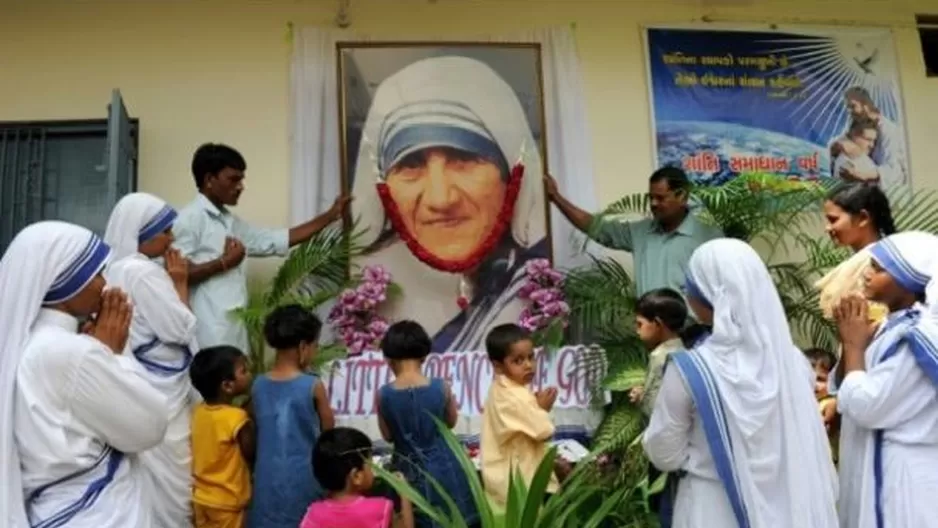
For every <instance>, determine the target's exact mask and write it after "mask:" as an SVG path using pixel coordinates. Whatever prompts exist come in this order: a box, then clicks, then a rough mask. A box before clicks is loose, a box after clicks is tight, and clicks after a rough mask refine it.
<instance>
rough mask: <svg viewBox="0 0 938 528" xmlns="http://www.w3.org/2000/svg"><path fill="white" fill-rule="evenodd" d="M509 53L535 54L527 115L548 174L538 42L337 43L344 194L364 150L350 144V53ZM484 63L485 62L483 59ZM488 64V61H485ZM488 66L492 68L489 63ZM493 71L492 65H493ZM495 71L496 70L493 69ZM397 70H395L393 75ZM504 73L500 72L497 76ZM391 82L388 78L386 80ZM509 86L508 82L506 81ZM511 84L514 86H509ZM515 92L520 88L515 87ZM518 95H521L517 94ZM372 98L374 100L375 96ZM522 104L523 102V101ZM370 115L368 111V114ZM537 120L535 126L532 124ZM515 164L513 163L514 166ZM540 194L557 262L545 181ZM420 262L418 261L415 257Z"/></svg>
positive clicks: (347, 220)
mask: <svg viewBox="0 0 938 528" xmlns="http://www.w3.org/2000/svg"><path fill="white" fill-rule="evenodd" d="M500 49H501V50H505V51H506V52H508V51H513V52H515V53H518V52H519V51H523V50H527V51H529V52H531V54H532V58H531V60H532V64H531V65H530V66H531V68H532V69H533V74H534V75H535V80H534V82H533V85H532V88H533V90H532V92H531V93H530V94H528V95H530V96H533V97H535V99H536V103H535V104H534V105H533V106H534V108H533V109H531V110H528V111H526V112H525V113H526V116H527V118H528V119H529V122H528V126H529V128H530V129H531V130H532V135H535V132H536V137H535V138H534V139H535V143H536V151H537V154H538V156H540V164H541V170H542V172H543V173H544V174H546V173H547V170H548V166H549V163H548V150H547V116H546V111H545V105H544V75H543V68H542V58H541V45H540V44H539V43H536V42H504V43H502V42H474V41H340V42H337V43H336V48H335V53H336V64H337V71H336V93H337V112H338V125H339V157H340V159H339V162H340V185H341V189H342V192H343V193H349V194H351V191H352V189H353V188H354V182H353V178H354V177H356V176H357V175H354V174H353V172H354V171H355V166H354V162H353V161H351V160H353V159H354V157H355V156H357V153H358V149H359V148H360V147H361V143H360V142H361V136H359V144H355V145H352V144H350V143H352V142H350V141H349V124H350V116H349V111H348V109H349V100H350V97H349V92H350V86H349V85H350V83H349V64H348V59H349V55H350V53H354V52H355V51H359V50H362V51H370V52H387V53H388V54H394V53H401V52H403V53H410V54H411V55H413V54H414V52H419V51H423V52H424V58H429V57H434V56H442V55H445V54H446V53H444V52H445V51H447V50H450V51H456V50H459V51H461V52H463V53H457V54H458V55H463V56H467V57H471V58H475V57H474V56H473V53H472V52H473V51H476V52H484V51H489V52H491V51H492V50H500ZM480 61H481V59H480ZM400 62H402V63H403V65H402V66H401V67H400V68H398V69H402V68H403V67H404V66H406V63H404V61H400ZM481 62H485V61H481ZM487 65H489V64H488V63H487ZM489 66H490V67H491V65H489ZM493 69H494V68H493ZM395 71H397V70H392V71H391V72H390V74H389V75H393V73H394V72H395ZM497 73H500V72H497ZM385 78H387V77H385ZM382 81H383V79H382ZM506 82H507V81H506ZM509 84H510V83H509ZM358 88H360V89H366V90H367V89H374V88H376V86H366V87H358ZM512 88H516V87H515V86H512ZM516 95H518V94H517V93H516ZM371 97H372V98H373V97H374V93H372V94H371ZM519 100H520V98H519ZM365 113H366V115H367V110H366V112H365ZM532 118H533V122H532ZM511 162H512V160H509V163H511ZM524 178H537V179H538V180H543V174H532V173H529V172H527V171H526V172H525V175H524ZM539 189H540V192H541V193H542V194H541V196H542V201H543V213H542V214H543V215H544V229H545V239H546V240H545V242H546V247H547V258H548V259H549V260H550V261H551V262H553V259H554V252H553V243H552V229H551V215H550V212H551V210H550V201H549V200H548V199H547V192H546V185H545V184H544V183H543V181H541V183H540V184H539ZM343 221H344V225H345V228H346V229H351V228H352V225H353V223H354V221H355V219H354V217H353V212H352V209H350V210H348V211H347V212H346V214H345V217H344V219H343ZM415 258H416V257H415ZM352 265H353V263H352V262H351V261H350V262H349V268H350V269H349V271H350V272H351V267H352Z"/></svg>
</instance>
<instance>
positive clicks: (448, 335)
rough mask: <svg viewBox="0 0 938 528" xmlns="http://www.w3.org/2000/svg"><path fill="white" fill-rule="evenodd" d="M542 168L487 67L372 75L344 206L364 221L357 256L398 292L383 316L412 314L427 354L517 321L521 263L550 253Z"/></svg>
mask: <svg viewBox="0 0 938 528" xmlns="http://www.w3.org/2000/svg"><path fill="white" fill-rule="evenodd" d="M521 166H523V171H521V170H520V167H521ZM542 174H543V167H542V164H541V158H540V154H539V152H538V146H537V143H535V142H534V138H533V136H532V133H531V128H530V126H529V125H528V121H527V118H526V116H525V113H524V110H523V108H522V107H521V104H520V102H519V101H518V97H517V95H516V94H515V92H514V90H513V89H512V87H511V86H509V85H508V84H507V83H506V82H505V80H504V79H502V78H501V77H500V76H499V75H498V74H497V73H496V72H494V71H493V70H492V69H491V68H490V67H488V66H487V65H486V64H484V63H482V62H479V61H477V60H474V59H470V58H467V57H459V56H442V57H433V58H429V59H424V60H421V61H418V62H415V63H413V64H411V65H409V66H407V67H405V68H403V69H402V70H400V71H399V72H397V73H395V74H394V75H392V76H391V77H389V78H387V79H386V80H385V81H384V82H382V83H381V85H380V87H379V88H378V90H377V92H376V94H375V97H374V102H373V103H372V105H371V107H370V109H369V111H368V117H367V119H366V121H365V125H364V130H363V135H362V141H361V145H360V147H359V150H358V158H357V161H356V163H355V173H354V178H355V180H354V189H353V193H352V194H353V195H354V196H355V202H353V204H352V206H353V209H354V210H353V216H356V217H358V218H359V220H360V222H361V224H362V227H364V228H366V229H367V234H366V237H367V238H366V240H365V243H366V244H367V245H368V250H367V252H366V255H365V256H364V257H362V258H360V259H358V261H357V262H358V263H359V264H362V265H372V264H380V265H382V266H384V267H385V268H386V269H388V271H389V272H390V273H391V276H392V278H393V280H394V281H395V282H396V283H397V284H399V285H400V286H401V287H402V290H403V293H402V295H401V296H399V297H397V298H394V299H392V300H391V301H390V302H388V303H386V305H385V306H384V307H383V310H384V312H385V315H388V316H390V317H391V318H393V319H399V318H402V317H406V318H413V319H416V320H418V321H420V323H421V324H422V325H423V326H424V327H425V328H426V329H427V331H428V332H429V333H430V334H431V335H433V336H434V337H433V350H434V351H435V352H446V351H467V350H481V349H483V344H484V338H485V335H486V333H487V331H488V329H489V328H491V327H492V326H493V325H496V324H500V323H506V322H517V320H518V317H519V315H520V313H521V310H522V309H523V307H524V303H523V302H522V301H521V300H520V299H517V291H518V289H519V288H520V286H521V285H522V283H523V278H524V264H525V262H527V261H529V260H531V259H533V258H546V257H548V245H547V239H546V235H547V231H546V210H545V206H544V197H543V182H542ZM458 299H461V301H462V302H459V301H458ZM460 304H462V306H460Z"/></svg>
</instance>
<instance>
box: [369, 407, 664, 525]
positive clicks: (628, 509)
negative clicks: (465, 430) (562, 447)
mask: <svg viewBox="0 0 938 528" xmlns="http://www.w3.org/2000/svg"><path fill="white" fill-rule="evenodd" d="M435 421H436V425H437V428H438V429H439V431H440V433H441V434H442V435H443V438H444V439H445V440H446V444H447V446H448V447H449V449H450V450H452V451H453V453H455V455H456V458H457V459H458V461H459V465H460V467H461V469H462V471H463V472H464V473H465V475H466V478H467V479H468V481H469V487H470V489H471V491H472V499H473V501H474V503H475V505H476V508H477V510H478V512H479V516H480V519H481V527H482V528H606V527H610V528H612V527H614V528H647V527H648V526H653V525H654V524H653V523H654V521H653V519H652V517H651V516H650V515H649V513H648V510H647V508H645V507H644V504H645V500H644V499H645V498H646V496H647V495H648V494H649V493H650V492H653V491H655V490H654V489H650V486H649V485H648V483H647V482H645V481H642V482H637V483H634V484H633V485H632V486H619V487H616V488H615V489H612V490H611V491H610V489H611V486H610V484H611V483H610V482H608V480H604V479H603V478H602V475H601V474H600V472H601V469H600V467H599V466H598V465H597V464H596V461H595V459H589V458H588V459H586V460H585V461H583V462H581V464H580V465H578V466H577V468H576V469H575V470H574V471H573V473H571V475H570V476H569V477H568V479H567V480H566V482H564V485H563V486H562V488H561V490H560V492H559V493H557V494H555V495H553V496H551V497H550V498H548V497H547V495H546V492H547V485H548V482H549V480H550V476H551V473H552V472H553V470H554V461H555V459H556V457H557V451H556V448H552V449H550V450H549V451H548V453H547V455H546V456H545V457H544V459H543V460H542V461H541V463H540V465H539V466H538V468H537V470H536V471H535V475H534V478H533V479H532V480H531V482H530V483H525V482H524V480H523V479H521V478H518V477H517V476H516V475H512V476H511V478H510V483H509V489H508V502H507V504H506V507H505V510H504V511H501V512H500V511H495V510H494V509H493V508H492V506H491V505H490V504H489V502H488V499H487V498H486V496H485V492H484V491H483V489H482V482H481V479H480V478H479V474H478V472H477V471H476V468H475V466H474V465H473V463H472V461H471V460H470V459H469V456H468V455H467V453H466V450H465V449H464V448H463V446H462V445H461V444H460V443H459V440H458V439H457V438H456V436H455V435H454V434H453V433H452V431H450V430H449V428H448V427H447V426H446V425H445V424H444V423H443V422H441V421H439V420H435ZM373 467H374V471H375V473H376V474H377V475H378V476H379V477H380V478H382V479H383V480H384V481H385V482H387V483H388V485H389V486H390V487H391V488H392V489H393V490H394V491H395V492H396V493H397V494H398V495H400V496H401V497H406V498H407V499H408V500H410V502H411V503H412V504H413V505H414V507H415V508H416V509H418V510H420V511H421V512H423V513H424V514H425V515H426V516H427V517H429V518H430V519H432V520H433V521H435V522H436V523H438V524H439V525H441V526H447V527H451V528H468V523H467V522H466V520H465V519H464V518H463V517H462V515H461V514H460V512H459V508H457V506H456V503H455V501H453V499H452V498H451V497H450V496H449V495H448V494H447V493H446V490H444V489H442V488H441V487H440V486H439V485H438V484H437V483H436V482H435V481H434V480H433V479H432V477H428V480H429V481H430V483H431V485H433V486H434V488H435V489H436V491H437V492H438V493H439V495H440V496H441V497H442V498H443V502H444V503H446V507H443V508H440V507H435V506H433V505H432V504H430V502H429V501H427V500H426V498H424V497H423V496H422V495H420V493H418V492H417V490H415V489H414V488H413V487H412V486H411V485H410V484H409V483H408V482H407V481H406V480H404V479H403V478H401V477H399V476H397V475H395V474H393V473H391V472H390V471H388V470H386V469H384V468H383V467H381V466H379V465H374V466H373ZM662 483H663V481H662V482H659V483H656V485H657V486H661V485H662Z"/></svg>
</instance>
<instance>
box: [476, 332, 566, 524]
mask: <svg viewBox="0 0 938 528" xmlns="http://www.w3.org/2000/svg"><path fill="white" fill-rule="evenodd" d="M485 348H486V351H487V352H488V356H489V360H490V361H491V362H492V367H493V368H494V370H495V379H494V380H493V381H492V386H491V388H490V389H489V395H488V398H487V399H486V400H485V408H484V409H485V410H484V412H483V413H482V438H481V441H480V444H481V457H482V482H483V484H484V485H485V493H486V495H487V496H488V498H489V501H490V502H491V504H492V506H493V508H495V509H497V510H504V509H505V505H506V503H507V500H508V483H509V478H510V476H511V472H512V471H513V470H514V471H516V472H517V474H518V475H519V476H520V477H521V478H523V479H524V480H525V482H526V483H527V484H528V485H530V483H531V480H532V479H533V478H534V472H535V471H536V470H537V467H538V466H539V465H540V464H541V461H542V460H543V459H544V456H545V455H546V454H547V451H548V440H550V438H551V437H552V436H553V435H554V424H553V422H552V421H551V419H550V415H549V414H548V413H549V412H550V410H551V408H553V406H554V401H555V400H556V399H557V389H555V388H549V389H545V390H542V391H539V392H537V393H532V392H531V390H530V389H529V388H528V385H529V384H530V383H531V381H533V380H534V372H535V358H534V342H533V341H532V340H531V335H530V334H529V333H528V332H526V331H525V330H524V329H522V328H521V327H519V326H518V325H515V324H503V325H499V326H496V327H495V328H493V329H492V330H491V331H490V332H489V334H488V336H486V338H485ZM559 487H560V482H559V480H558V479H557V476H556V475H551V480H550V483H549V484H548V485H547V492H548V493H556V492H557V490H558V489H559Z"/></svg>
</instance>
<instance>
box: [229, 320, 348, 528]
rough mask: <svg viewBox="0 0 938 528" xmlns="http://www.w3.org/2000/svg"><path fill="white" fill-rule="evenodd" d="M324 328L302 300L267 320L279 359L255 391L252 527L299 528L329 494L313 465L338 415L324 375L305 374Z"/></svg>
mask: <svg viewBox="0 0 938 528" xmlns="http://www.w3.org/2000/svg"><path fill="white" fill-rule="evenodd" d="M321 329H322V323H321V322H320V321H319V319H318V318H317V317H316V316H315V315H314V314H313V313H312V312H310V311H309V310H307V309H305V308H303V307H302V306H299V305H296V304H293V305H287V306H282V307H279V308H277V309H275V310H274V311H273V312H271V314H270V315H269V316H268V317H267V320H266V321H265V322H264V337H265V338H266V339H267V343H268V344H269V345H270V346H271V347H272V348H274V349H275V350H276V351H277V357H276V360H275V362H274V366H273V367H272V368H271V369H270V371H269V372H268V373H267V374H265V375H263V376H260V377H258V378H257V380H256V381H255V382H254V387H253V388H252V390H251V399H252V401H251V405H250V409H251V412H252V413H253V418H254V421H255V422H254V423H255V424H256V427H257V462H256V464H255V468H254V497H253V499H252V501H251V507H250V511H249V513H248V527H250V528H296V527H297V526H299V524H300V521H301V520H302V519H303V515H304V514H305V513H306V508H307V507H309V504H310V503H311V502H313V501H314V500H317V499H320V498H322V497H323V491H322V488H321V487H320V485H319V483H318V482H317V481H316V478H315V477H314V476H313V472H312V471H310V469H309V468H311V467H312V461H311V458H312V452H313V446H314V445H315V444H316V440H318V439H319V435H320V433H321V432H322V431H325V430H328V429H332V428H333V427H334V425H335V417H334V415H333V412H332V408H331V407H330V406H329V398H328V397H327V395H326V389H325V386H324V385H323V383H322V381H321V380H320V379H319V376H317V375H315V374H307V373H306V372H305V370H306V368H307V367H308V366H309V364H310V361H311V360H312V358H313V356H314V355H315V354H316V351H317V348H318V342H319V332H320V330H321Z"/></svg>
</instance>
